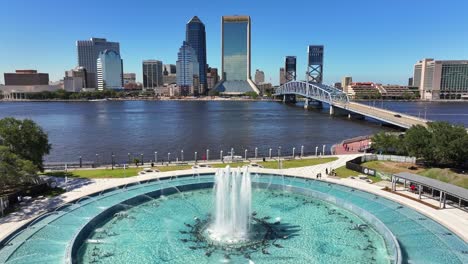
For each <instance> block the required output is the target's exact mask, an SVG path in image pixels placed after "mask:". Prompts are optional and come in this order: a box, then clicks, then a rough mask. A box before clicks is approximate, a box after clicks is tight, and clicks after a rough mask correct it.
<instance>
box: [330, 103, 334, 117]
mask: <svg viewBox="0 0 468 264" xmlns="http://www.w3.org/2000/svg"><path fill="white" fill-rule="evenodd" d="M334 113H335V109H333V105H330V115H333V114H334Z"/></svg>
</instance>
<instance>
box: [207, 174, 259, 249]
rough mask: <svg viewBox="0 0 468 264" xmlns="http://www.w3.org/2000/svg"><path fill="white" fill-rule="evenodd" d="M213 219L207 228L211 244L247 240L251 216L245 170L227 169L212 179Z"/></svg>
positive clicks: (248, 180) (248, 182) (250, 184)
mask: <svg viewBox="0 0 468 264" xmlns="http://www.w3.org/2000/svg"><path fill="white" fill-rule="evenodd" d="M214 194H215V206H216V208H215V215H214V222H213V223H212V225H211V226H210V228H209V232H210V236H211V238H212V239H213V240H217V241H220V242H225V243H236V242H239V241H243V240H247V239H248V238H249V230H250V222H251V216H252V203H251V200H252V182H251V178H250V173H249V171H248V168H247V167H244V168H243V169H240V168H238V169H237V170H233V171H232V172H231V169H230V167H229V166H227V167H226V168H225V169H223V170H218V172H216V175H215V185H214Z"/></svg>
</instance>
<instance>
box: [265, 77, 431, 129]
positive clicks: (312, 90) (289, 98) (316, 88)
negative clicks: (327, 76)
mask: <svg viewBox="0 0 468 264" xmlns="http://www.w3.org/2000/svg"><path fill="white" fill-rule="evenodd" d="M274 95H275V96H276V97H280V98H282V99H283V102H285V103H286V102H295V101H296V96H302V97H304V98H305V104H304V107H305V108H307V107H309V105H310V104H314V103H315V104H319V105H322V104H324V103H325V104H328V105H329V106H330V114H331V115H333V114H345V115H348V117H350V118H351V117H357V118H361V119H362V118H364V117H368V118H372V119H375V120H378V121H380V122H382V123H386V124H391V125H394V126H397V127H400V128H404V129H407V128H410V127H411V126H413V125H423V126H426V125H427V122H429V120H426V119H423V118H419V117H415V116H411V115H407V114H403V113H399V112H395V111H390V110H387V109H382V108H378V107H372V106H369V105H365V104H361V103H356V102H352V101H350V100H349V97H348V96H347V95H346V93H344V92H343V91H341V90H338V89H336V88H334V87H331V86H328V85H324V84H319V83H310V82H303V81H290V82H287V83H285V84H283V85H281V86H280V87H279V88H278V89H276V91H275V94H274Z"/></svg>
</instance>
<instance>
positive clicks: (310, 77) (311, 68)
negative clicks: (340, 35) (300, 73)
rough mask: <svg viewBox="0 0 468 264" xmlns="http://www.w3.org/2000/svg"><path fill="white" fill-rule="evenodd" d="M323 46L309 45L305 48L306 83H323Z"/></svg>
mask: <svg viewBox="0 0 468 264" xmlns="http://www.w3.org/2000/svg"><path fill="white" fill-rule="evenodd" d="M323 49H324V47H323V45H309V47H307V58H308V59H307V81H308V82H314V83H322V82H323Z"/></svg>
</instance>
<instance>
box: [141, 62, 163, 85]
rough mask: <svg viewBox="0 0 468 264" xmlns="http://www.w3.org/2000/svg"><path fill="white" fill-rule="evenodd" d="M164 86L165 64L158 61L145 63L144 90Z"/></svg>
mask: <svg viewBox="0 0 468 264" xmlns="http://www.w3.org/2000/svg"><path fill="white" fill-rule="evenodd" d="M162 85H163V64H162V61H158V60H144V61H143V90H146V89H154V88H156V87H159V86H162Z"/></svg>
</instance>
